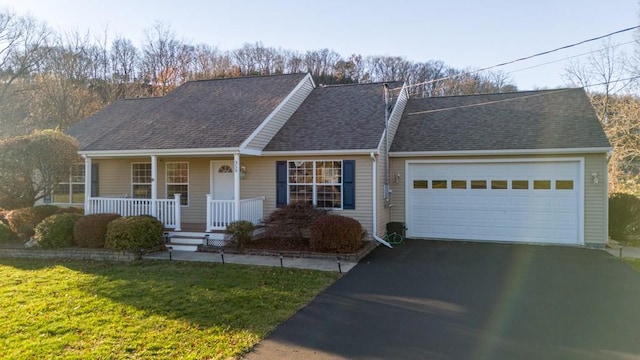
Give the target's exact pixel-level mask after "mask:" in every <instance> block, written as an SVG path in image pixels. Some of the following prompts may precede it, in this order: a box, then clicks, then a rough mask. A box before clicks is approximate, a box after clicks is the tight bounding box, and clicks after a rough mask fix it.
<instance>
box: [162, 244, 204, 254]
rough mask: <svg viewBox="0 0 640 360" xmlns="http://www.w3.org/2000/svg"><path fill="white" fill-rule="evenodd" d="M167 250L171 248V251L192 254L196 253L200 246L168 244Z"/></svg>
mask: <svg viewBox="0 0 640 360" xmlns="http://www.w3.org/2000/svg"><path fill="white" fill-rule="evenodd" d="M166 246H167V249H169V248H171V250H172V251H173V250H176V251H192V252H196V251H198V245H193V244H181V243H172V242H170V243H167V244H166Z"/></svg>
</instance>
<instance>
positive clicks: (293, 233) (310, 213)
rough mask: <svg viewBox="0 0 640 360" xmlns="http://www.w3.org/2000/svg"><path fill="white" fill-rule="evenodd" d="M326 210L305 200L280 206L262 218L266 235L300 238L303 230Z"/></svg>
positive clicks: (303, 232)
mask: <svg viewBox="0 0 640 360" xmlns="http://www.w3.org/2000/svg"><path fill="white" fill-rule="evenodd" d="M326 214H327V211H326V210H322V209H317V208H315V207H313V205H312V204H309V203H306V202H295V203H291V204H289V205H286V206H284V207H281V208H279V209H277V210H275V211H274V212H272V213H271V214H269V216H267V218H266V219H264V221H263V222H264V224H265V226H266V236H267V237H270V238H293V239H296V240H301V239H303V238H305V237H308V236H305V235H306V234H305V230H307V229H309V227H310V226H311V224H313V222H314V221H315V220H316V219H317V218H319V217H320V216H322V215H326Z"/></svg>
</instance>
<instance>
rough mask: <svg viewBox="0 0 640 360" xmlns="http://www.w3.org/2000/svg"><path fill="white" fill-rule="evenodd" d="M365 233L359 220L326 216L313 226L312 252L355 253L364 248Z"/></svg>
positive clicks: (310, 244) (310, 243) (310, 242)
mask: <svg viewBox="0 0 640 360" xmlns="http://www.w3.org/2000/svg"><path fill="white" fill-rule="evenodd" d="M363 233H364V232H363V229H362V225H361V224H360V222H359V221H358V220H355V219H352V218H349V217H345V216H340V215H324V216H321V217H319V218H318V219H316V221H314V222H313V224H311V239H310V240H309V246H310V248H311V250H312V251H317V252H332V253H347V252H354V251H357V250H358V249H360V247H361V246H362V236H363Z"/></svg>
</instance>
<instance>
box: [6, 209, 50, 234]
mask: <svg viewBox="0 0 640 360" xmlns="http://www.w3.org/2000/svg"><path fill="white" fill-rule="evenodd" d="M59 209H60V208H59V207H57V206H54V205H40V206H35V207H29V208H22V209H15V210H11V211H9V213H7V215H6V216H5V218H6V220H7V224H8V225H9V229H11V231H13V232H14V233H15V234H16V235H17V237H18V239H20V240H22V241H27V240H29V238H30V237H32V236H33V235H34V234H35V228H36V225H38V224H39V223H41V222H42V220H44V219H46V218H48V217H49V216H51V215H53V214H55V213H56V212H57V211H58V210H59Z"/></svg>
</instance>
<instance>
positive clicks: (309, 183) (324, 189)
mask: <svg viewBox="0 0 640 360" xmlns="http://www.w3.org/2000/svg"><path fill="white" fill-rule="evenodd" d="M287 164H288V165H287V172H288V177H287V178H288V196H289V199H288V200H289V203H293V202H298V201H304V202H308V203H311V204H313V205H314V206H317V207H319V208H325V209H342V161H325V160H322V161H313V160H295V161H289V162H288V163H287Z"/></svg>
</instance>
